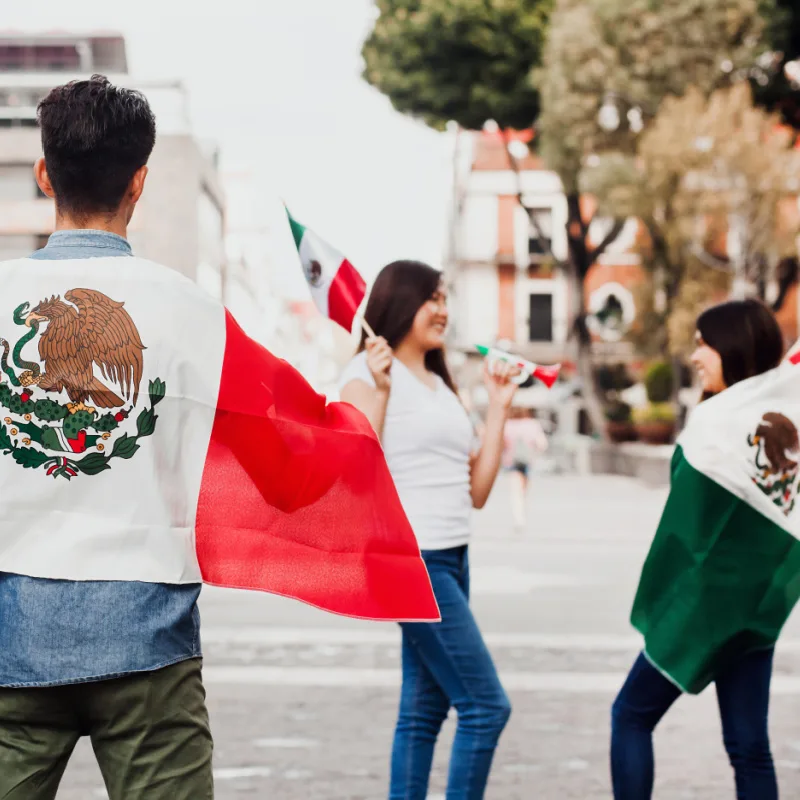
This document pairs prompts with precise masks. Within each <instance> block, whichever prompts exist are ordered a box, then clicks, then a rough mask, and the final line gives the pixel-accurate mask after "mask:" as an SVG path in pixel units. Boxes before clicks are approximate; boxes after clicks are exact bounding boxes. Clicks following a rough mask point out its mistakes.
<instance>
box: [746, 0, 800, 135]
mask: <svg viewBox="0 0 800 800" xmlns="http://www.w3.org/2000/svg"><path fill="white" fill-rule="evenodd" d="M762 13H763V14H764V17H765V19H766V21H767V26H768V34H767V35H768V40H769V42H770V44H771V47H772V52H773V54H774V57H773V58H769V57H766V56H765V57H764V60H763V62H762V65H761V72H758V73H756V74H755V75H751V76H750V77H751V80H752V83H753V87H754V89H755V92H756V100H757V102H758V103H759V104H760V105H762V106H764V107H765V108H767V109H768V110H770V111H776V112H778V113H779V114H781V116H782V117H783V119H784V121H785V122H787V123H788V124H789V125H791V126H793V127H794V128H795V130H800V81H798V80H794V81H793V80H791V79H790V78H789V76H788V75H787V74H786V65H787V64H789V63H790V62H793V61H797V60H799V59H800V3H798V2H797V0H775V2H774V3H769V4H767V5H766V7H765V8H763V9H762Z"/></svg>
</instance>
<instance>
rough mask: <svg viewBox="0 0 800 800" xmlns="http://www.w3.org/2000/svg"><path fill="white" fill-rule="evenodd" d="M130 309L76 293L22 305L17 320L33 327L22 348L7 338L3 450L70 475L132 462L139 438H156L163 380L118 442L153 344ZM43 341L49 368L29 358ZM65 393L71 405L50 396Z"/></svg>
mask: <svg viewBox="0 0 800 800" xmlns="http://www.w3.org/2000/svg"><path fill="white" fill-rule="evenodd" d="M124 305H125V304H124V303H122V302H119V301H116V300H112V299H111V298H110V297H108V296H107V295H105V294H103V293H102V292H98V291H96V290H94V289H72V290H70V291H68V292H66V293H65V294H64V299H63V300H62V299H61V297H60V296H57V295H53V296H51V297H50V299H48V300H43V301H42V302H41V303H39V304H38V305H37V306H36V307H35V308H33V309H32V310H30V311H29V308H30V305H29V304H28V303H22V304H21V305H19V306H18V307H17V308H16V310H15V311H14V314H13V320H14V323H15V324H16V325H19V326H22V327H25V328H27V329H28V331H27V333H25V334H24V335H23V336H22V337H20V339H19V340H18V341H17V342H16V344H15V345H14V347H13V351H12V349H11V345H10V343H9V341H8V340H7V339H5V338H0V348H2V351H1V352H0V406H2V407H3V408H5V409H8V413H9V416H6V417H4V418H3V420H2V422H3V424H2V425H0V451H2V452H3V453H4V454H5V455H12V456H13V458H14V460H15V461H16V462H17V463H18V464H20V465H21V466H23V467H26V468H38V467H44V468H45V471H46V473H47V474H48V475H53V476H55V477H65V478H67V479H70V478H73V477H76V476H77V475H78V474H85V475H95V474H97V473H99V472H102V471H104V470H106V469H110V468H111V465H110V462H111V460H112V459H115V458H122V459H128V458H132V457H133V455H134V454H135V453H136V451H137V450H138V449H139V447H140V445H139V443H138V441H139V440H140V439H142V438H143V437H146V436H151V435H152V434H153V433H154V431H155V427H156V420H157V419H158V417H157V416H156V414H155V411H154V409H155V406H156V405H157V404H158V403H159V402H161V400H163V399H164V396H165V393H166V385H165V384H164V382H163V381H161V380H160V379H158V378H156V379H155V380H152V381H150V383H149V386H148V396H149V399H150V406H149V407H147V408H144V409H143V410H142V411H141V412H140V413H139V415H138V417H137V419H136V431H135V433H134V432H125V433H123V434H122V435H121V436H117V437H116V438H112V436H113V434H114V432H115V431H117V430H118V429H119V428H120V426H122V425H123V424H124V423H125V420H127V418H128V416H129V415H130V413H131V411H132V410H133V407H134V406H136V404H137V401H138V399H139V391H140V387H141V383H142V377H143V372H144V351H145V346H144V344H142V340H141V337H140V336H139V331H138V329H137V328H136V325H135V324H134V322H133V319H132V318H131V316H130V314H129V313H128V312H127V311H126V309H125V307H124ZM37 336H38V339H39V341H38V347H39V358H40V361H41V363H40V362H38V361H29V360H26V359H25V358H24V357H23V350H24V348H25V346H26V345H27V344H28V342H32V340H34V339H35V338H36V337H37ZM9 355H11V356H12V361H13V366H12V365H11V364H9ZM18 370H19V372H18ZM39 393H44V396H39ZM64 393H66V396H67V399H68V402H66V403H62V402H59V400H58V399H52V398H51V397H49V396H46V395H63V394H64ZM128 404H130V407H129V408H126V406H128ZM98 409H110V411H108V412H107V413H101V412H100V411H98ZM91 450H93V451H94V452H89V453H88V455H84V456H83V458H80V459H76V458H74V456H75V455H76V454H83V453H86V452H87V451H91ZM59 453H65V454H67V455H57V454H59Z"/></svg>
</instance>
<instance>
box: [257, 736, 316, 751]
mask: <svg viewBox="0 0 800 800" xmlns="http://www.w3.org/2000/svg"><path fill="white" fill-rule="evenodd" d="M318 744H319V742H318V741H316V739H281V738H274V739H256V741H255V745H256V747H274V748H276V749H280V750H297V749H303V748H307V747H316V746H317V745H318Z"/></svg>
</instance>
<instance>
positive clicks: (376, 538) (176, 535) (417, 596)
mask: <svg viewBox="0 0 800 800" xmlns="http://www.w3.org/2000/svg"><path fill="white" fill-rule="evenodd" d="M0 270H2V281H3V291H2V295H0V487H1V488H2V492H3V504H2V509H1V510H0V570H2V571H4V572H12V573H17V574H22V575H30V576H32V577H38V578H49V579H61V580H75V581H81V580H121V581H145V582H153V583H178V584H180V583H196V582H199V581H200V580H205V581H206V582H208V583H212V584H215V585H219V586H228V587H236V588H247V589H257V590H262V591H268V592H274V593H277V594H282V595H286V596H290V597H295V598H297V599H300V600H303V601H305V602H308V603H311V604H313V605H316V606H318V607H320V608H323V609H326V610H329V611H333V612H336V613H341V614H346V615H350V616H355V617H362V618H368V619H387V620H388V619H391V620H435V619H438V617H439V613H438V608H437V606H436V601H435V599H434V597H433V593H432V590H431V586H430V582H429V580H428V576H427V572H426V570H425V566H424V563H423V562H422V560H421V558H420V553H419V548H418V546H417V544H416V540H415V537H414V534H413V532H412V530H411V528H410V526H409V523H408V520H407V518H406V516H405V514H404V512H403V509H402V506H401V505H400V501H399V498H398V496H397V492H396V490H395V488H394V485H393V483H392V480H391V477H390V475H389V472H388V468H387V467H386V462H385V460H384V457H383V453H382V450H381V447H380V443H379V442H378V440H377V438H376V436H375V435H374V433H373V432H372V430H371V428H370V426H369V423H368V422H367V420H366V419H365V418H364V417H363V416H362V415H361V414H360V413H359V412H358V411H356V410H355V409H354V408H352V407H350V406H347V405H344V404H336V403H333V404H329V403H327V402H326V400H325V398H324V397H322V396H320V395H318V394H317V393H316V392H314V391H313V390H312V389H311V387H310V386H309V385H308V384H307V383H306V382H305V380H304V379H303V378H302V377H301V376H300V374H299V373H297V372H296V371H295V370H294V369H293V368H292V367H291V366H289V365H288V364H287V363H286V362H284V361H282V360H280V359H278V358H276V357H275V356H273V355H272V354H271V353H270V352H269V351H267V350H266V349H264V348H263V347H261V346H260V345H259V344H257V343H256V342H255V341H253V340H252V339H250V338H248V337H247V336H246V335H245V334H244V333H243V332H242V330H241V329H240V328H239V326H238V325H237V324H236V322H235V321H234V319H233V317H232V316H231V315H230V313H228V312H227V311H226V309H225V308H224V307H222V306H221V305H220V304H219V303H217V302H216V301H215V300H213V299H212V298H210V297H208V296H207V295H205V294H204V293H203V292H202V291H201V290H200V289H198V288H197V287H196V286H195V285H194V284H193V283H192V282H191V281H189V280H187V279H186V278H184V277H182V276H181V275H179V274H177V273H176V272H174V271H172V270H170V269H168V268H166V267H163V266H160V265H158V264H154V263H152V262H148V261H145V260H142V259H138V258H128V259H118V258H94V259H81V260H75V261H35V260H30V259H21V260H19V261H11V262H6V263H4V264H2V265H0Z"/></svg>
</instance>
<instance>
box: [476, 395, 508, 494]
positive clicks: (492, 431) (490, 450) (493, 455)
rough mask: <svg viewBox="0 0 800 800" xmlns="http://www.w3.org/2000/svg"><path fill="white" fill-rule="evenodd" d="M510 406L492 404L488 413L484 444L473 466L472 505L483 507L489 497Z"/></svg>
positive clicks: (500, 455)
mask: <svg viewBox="0 0 800 800" xmlns="http://www.w3.org/2000/svg"><path fill="white" fill-rule="evenodd" d="M507 417H508V408H506V407H505V406H503V405H500V404H499V403H495V404H491V405H490V406H489V410H488V413H487V415H486V427H485V430H484V435H483V445H482V446H481V449H480V451H479V452H478V457H477V458H476V459H475V463H474V464H473V467H472V474H471V478H470V490H471V492H470V493H471V495H472V505H473V506H474V507H475V508H483V507H484V506H485V505H486V501H487V500H488V499H489V495H490V494H491V491H492V487H493V486H494V482H495V480H496V478H497V473H498V471H499V470H500V462H501V459H502V457H503V434H504V431H505V425H506V418H507Z"/></svg>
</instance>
